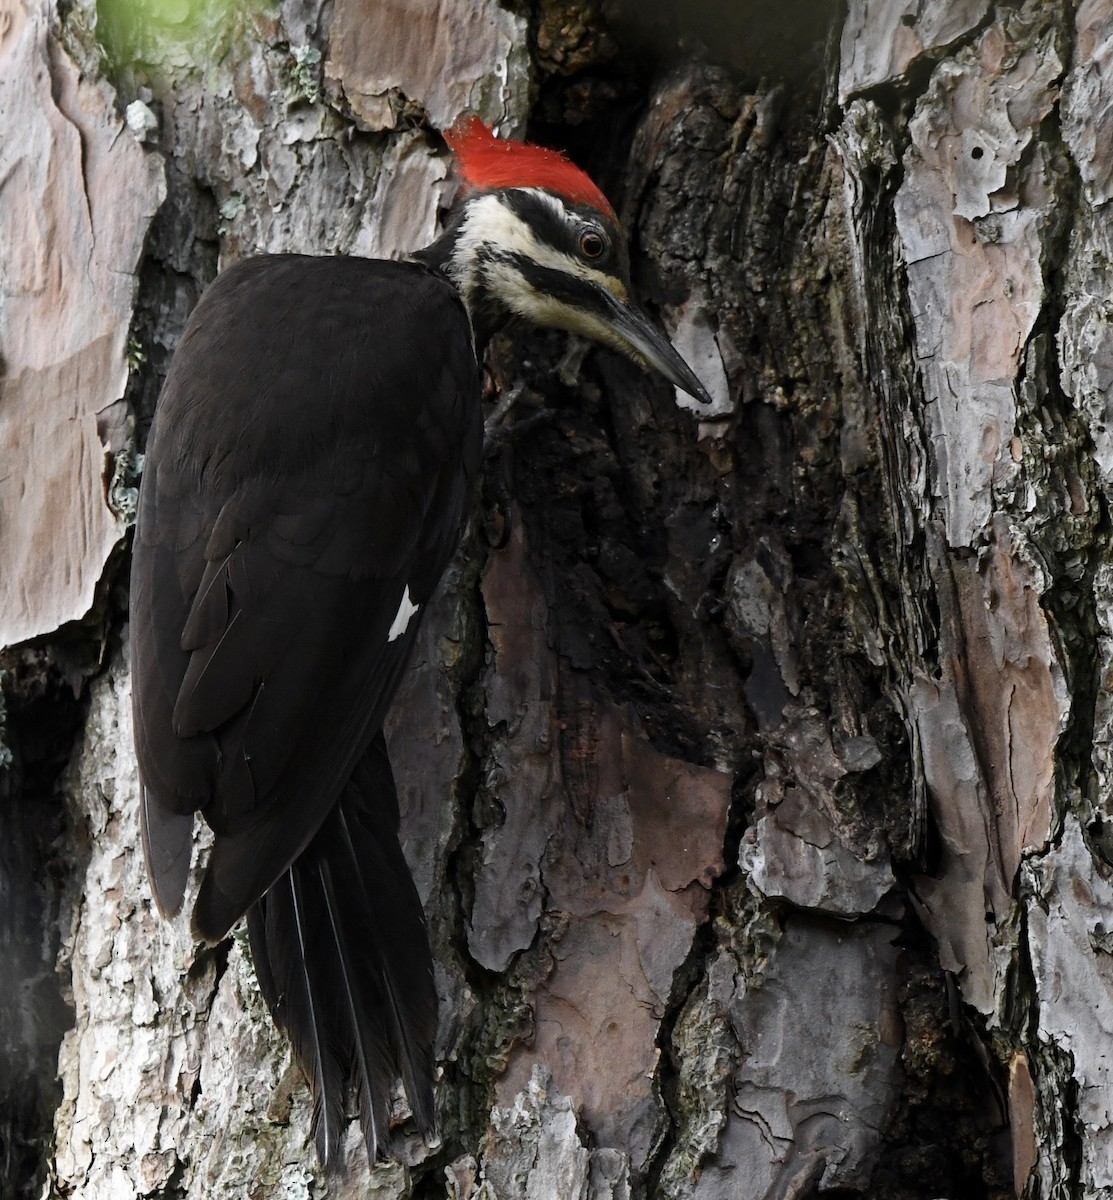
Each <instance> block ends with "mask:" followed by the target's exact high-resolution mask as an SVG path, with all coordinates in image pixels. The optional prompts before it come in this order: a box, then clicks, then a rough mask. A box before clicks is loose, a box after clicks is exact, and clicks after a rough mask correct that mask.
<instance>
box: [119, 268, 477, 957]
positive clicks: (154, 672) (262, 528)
mask: <svg viewBox="0 0 1113 1200" xmlns="http://www.w3.org/2000/svg"><path fill="white" fill-rule="evenodd" d="M480 445H481V415H480V409H479V375H478V367H477V365H476V362H475V357H474V352H473V350H472V345H471V338H470V330H469V327H468V322H467V317H466V314H465V312H464V310H463V307H462V305H461V304H460V301H459V299H458V297H457V296H456V294H455V292H454V291H453V290H452V289H451V288H450V287H448V285H447V284H445V283H443V282H442V281H440V280H439V279H437V278H436V277H434V276H433V275H431V274H430V273H428V272H426V271H425V270H424V269H423V268H421V267H418V266H415V265H412V264H400V263H379V262H368V261H365V260H358V259H342V258H335V259H315V258H305V257H301V256H280V257H266V258H259V259H252V260H248V261H247V262H244V263H241V264H239V265H238V266H237V267H234V268H232V269H231V270H229V271H228V272H226V273H225V274H224V275H222V276H221V277H220V279H218V280H217V282H216V283H215V284H214V285H213V286H212V287H211V288H210V290H209V291H208V292H207V293H206V294H205V296H204V297H203V298H202V301H201V303H200V304H199V305H198V307H197V309H196V310H195V312H194V315H193V316H192V317H191V319H190V322H189V325H188V326H187V329H186V332H185V334H184V336H183V338H182V343H181V345H180V347H179V349H178V352H177V354H176V355H175V359H174V363H173V365H172V368H171V372H170V375H169V377H168V379H167V383H166V387H165V389H164V392H163V395H162V397H161V399H160V403H159V409H158V413H157V415H156V422H155V428H154V430H153V431H152V436H151V440H150V443H149V446H148V452H147V462H146V466H145V471H144V481H143V487H142V492H141V499H140V512H139V519H138V528H137V536H136V542H135V551H134V560H133V569H132V608H131V613H132V619H131V650H132V663H133V679H134V684H133V687H134V693H133V695H134V724H135V735H136V751H137V755H138V759H139V770H140V781H141V786H142V795H143V805H142V815H143V827H144V845H145V851H146V854H147V860H148V867H149V871H150V875H151V880H152V885H153V888H154V891H155V895H156V899H157V901H158V903H159V906H160V908H161V909H162V910H163V911H164V912H167V913H173V912H175V911H177V909H178V908H179V907H180V905H181V900H182V895H183V891H184V887H185V881H186V876H187V874H188V866H189V842H190V834H191V827H192V826H191V820H190V815H189V814H191V813H192V812H194V811H196V810H200V811H202V812H203V813H204V815H205V818H206V820H207V821H208V822H209V824H210V825H211V826H212V827H213V829H214V831H215V833H216V838H215V844H214V847H213V852H212V856H211V859H210V862H209V864H208V867H207V870H206V873H205V878H204V880H203V883H202V888H201V893H200V896H199V898H198V901H197V905H196V907H195V909H194V917H193V923H194V928H195V930H196V932H197V933H198V934H199V935H200V936H202V937H205V938H208V939H217V938H219V937H221V936H223V934H224V933H225V932H226V931H227V930H228V928H229V927H230V926H231V925H232V924H233V923H234V922H235V921H236V920H237V919H238V918H239V917H240V916H241V915H243V913H244V912H245V911H246V910H247V908H248V907H249V906H250V905H251V904H253V903H254V902H255V901H256V900H258V899H259V897H260V896H261V895H262V894H263V893H264V892H265V891H266V889H267V888H269V887H270V886H271V885H272V884H273V883H274V882H275V881H276V880H277V879H279V878H280V877H281V876H283V874H284V873H285V872H286V871H287V869H288V868H289V866H290V864H291V863H292V862H293V861H294V859H295V858H296V857H297V856H298V855H299V854H300V853H301V852H302V850H304V849H305V847H306V846H307V845H308V843H309V842H310V840H311V839H312V838H313V836H314V834H315V833H316V831H317V829H318V827H319V826H320V825H321V823H322V821H324V819H325V817H326V816H327V815H328V813H329V812H330V810H331V809H332V808H333V806H334V805H335V803H336V801H337V798H338V796H339V795H340V792H341V789H342V788H343V787H344V786H345V784H346V783H347V781H348V779H349V777H350V776H351V774H352V772H353V770H354V768H355V766H356V764H357V762H358V761H359V760H360V758H361V757H362V756H363V754H364V753H365V751H366V750H367V748H368V747H369V745H370V744H371V742H372V740H373V739H374V737H375V735H376V734H377V732H378V731H379V729H380V727H381V725H382V721H383V718H384V716H385V714H386V711H387V708H388V707H389V704H390V701H391V698H392V697H393V694H394V692H395V690H396V688H397V685H398V680H399V676H400V673H401V671H402V669H403V667H404V666H405V663H406V659H407V658H408V656H409V653H410V649H411V647H412V644H413V639H414V635H415V633H416V630H417V627H418V624H419V622H420V618H421V612H422V610H423V606H424V604H425V603H426V602H427V601H428V599H429V597H430V594H431V593H432V590H433V588H434V587H435V585H436V582H437V580H438V579H439V577H440V574H441V572H442V571H443V569H444V566H445V565H446V563H447V560H448V558H449V557H450V556H451V554H452V551H453V549H454V547H455V545H456V543H457V541H458V538H459V533H460V529H461V526H462V522H463V519H464V515H465V510H466V505H467V500H468V496H469V493H470V490H471V483H472V477H473V475H474V473H475V471H476V470H477V468H478V462H479V456H480ZM404 598H405V599H406V601H408V605H409V606H410V607H412V606H416V609H417V611H416V613H414V614H413V615H412V617H411V619H410V620H409V621H408V623H406V622H405V621H403V620H402V619H401V618H402V617H404V616H405V613H406V612H407V611H408V608H405V607H403V599H404ZM403 625H404V629H403V628H402V626H403ZM389 836H391V837H393V836H394V834H393V833H392V832H391V833H389Z"/></svg>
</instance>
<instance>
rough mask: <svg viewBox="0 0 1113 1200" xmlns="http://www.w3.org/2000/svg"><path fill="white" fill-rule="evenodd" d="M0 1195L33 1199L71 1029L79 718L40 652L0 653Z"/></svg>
mask: <svg viewBox="0 0 1113 1200" xmlns="http://www.w3.org/2000/svg"><path fill="white" fill-rule="evenodd" d="M0 686H2V687H3V700H4V705H5V707H6V725H5V729H4V745H5V748H6V749H7V751H8V753H9V754H10V760H9V761H8V762H7V764H6V765H0V813H2V819H0V826H2V828H3V837H2V839H0V959H2V962H3V970H2V972H0V1198H2V1200H36V1198H37V1197H38V1196H39V1194H40V1192H41V1190H42V1186H43V1181H44V1179H45V1175H46V1166H47V1162H48V1160H49V1150H50V1146H51V1143H52V1137H53V1118H54V1111H55V1109H56V1108H57V1106H58V1104H59V1102H60V1100H61V1087H60V1085H59V1082H58V1080H57V1077H56V1074H57V1064H58V1048H59V1045H60V1044H61V1040H62V1036H63V1034H64V1033H65V1031H66V1030H67V1029H69V1028H70V1026H71V1025H72V1024H73V1013H72V1012H71V1011H70V1008H69V1006H68V1004H67V1002H66V1000H65V997H64V993H63V988H62V984H61V981H60V980H59V978H58V976H57V973H56V971H55V960H56V957H57V953H58V945H59V929H58V924H57V920H58V911H59V904H60V901H61V895H62V892H63V890H64V888H65V886H66V881H67V879H68V878H69V864H68V863H66V862H65V861H64V859H63V857H62V856H61V854H60V851H59V847H60V845H61V842H62V838H63V833H64V831H65V828H66V817H65V811H64V806H63V803H62V798H61V791H60V780H61V776H62V773H63V771H64V770H65V769H66V766H67V764H68V763H69V760H70V756H71V754H72V752H73V748H74V746H75V744H76V743H77V740H78V738H79V737H80V735H81V729H82V724H83V721H84V717H85V712H86V707H87V706H86V704H85V702H84V700H83V699H82V698H81V697H80V696H78V695H76V694H75V691H74V687H73V685H72V683H71V681H70V680H69V679H67V678H66V675H65V672H64V671H63V670H62V669H60V667H59V665H58V663H57V662H56V661H55V660H54V658H53V656H52V654H51V651H50V648H49V647H42V648H38V649H36V648H32V647H24V648H21V649H19V650H10V651H5V652H4V654H3V655H2V656H0Z"/></svg>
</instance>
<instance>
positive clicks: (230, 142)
mask: <svg viewBox="0 0 1113 1200" xmlns="http://www.w3.org/2000/svg"><path fill="white" fill-rule="evenodd" d="M743 9H744V11H743ZM674 10H675V11H674ZM197 13H198V14H199V15H197V16H195V17H194V18H193V19H192V20H190V21H185V22H180V23H178V24H173V23H171V22H169V21H168V20H166V19H164V20H163V23H161V24H160V23H159V21H158V10H156V9H155V8H154V7H153V6H150V7H144V6H143V5H141V4H140V3H139V2H138V0H134V2H126V0H101V4H100V8H99V11H98V10H97V9H95V8H94V7H93V6H92V0H73V2H72V3H67V4H63V5H61V6H60V7H59V8H54V7H53V4H52V0H0V265H2V267H3V270H2V273H0V364H2V368H3V373H2V375H0V388H2V392H0V446H2V448H3V462H4V469H3V473H2V478H0V550H2V555H3V557H2V561H3V564H4V568H3V570H2V571H0V622H2V625H0V641H3V642H5V643H7V644H8V645H9V647H10V648H9V649H8V650H7V651H5V652H4V660H3V661H4V666H5V670H6V675H5V684H4V688H5V697H6V702H7V710H8V715H7V724H6V732H5V735H4V737H5V746H6V749H5V751H4V753H5V755H6V756H7V757H8V759H9V761H8V763H7V767H6V769H5V771H4V774H3V780H4V783H3V790H2V791H0V800H2V803H3V809H2V811H3V821H4V836H3V838H2V839H0V897H2V898H3V903H2V904H0V914H2V915H0V937H2V939H3V940H2V944H3V946H4V965H5V970H4V972H3V979H2V980H0V1139H2V1142H3V1153H2V1154H0V1164H2V1166H0V1197H3V1198H4V1200H7V1198H8V1197H20V1198H23V1197H28V1198H30V1197H34V1196H39V1195H42V1196H45V1197H56V1196H57V1197H62V1196H71V1195H72V1196H80V1197H85V1198H88V1200H102V1198H104V1200H108V1198H112V1200H115V1198H117V1197H120V1198H123V1197H132V1196H136V1195H144V1196H148V1195H150V1196H164V1197H168V1198H169V1197H176V1198H181V1197H190V1198H191V1200H192V1198H197V1200H200V1198H201V1197H204V1198H205V1200H219V1198H221V1197H225V1196H227V1197H237V1198H241V1197H244V1196H250V1197H255V1198H258V1200H269V1198H271V1197H308V1196H323V1195H325V1194H326V1190H327V1194H328V1195H329V1196H333V1197H345V1196H351V1197H356V1196H374V1197H378V1198H380V1200H395V1198H399V1200H400V1198H402V1197H407V1196H415V1197H435V1196H445V1195H447V1196H449V1197H451V1198H452V1200H511V1198H516V1197H529V1198H537V1200H542V1198H544V1200H548V1198H550V1197H553V1198H555V1197H560V1198H561V1200H565V1198H567V1200H635V1198H638V1197H665V1198H668V1200H672V1198H674V1197H676V1198H681V1197H682V1198H685V1200H732V1198H734V1197H742V1196H745V1197H755V1198H757V1197H760V1198H762V1200H773V1198H774V1197H775V1198H778V1200H787V1198H790V1197H806V1196H812V1195H817V1194H827V1195H831V1196H838V1197H843V1196H859V1195H860V1196H877V1197H880V1196H884V1197H887V1198H892V1200H919V1198H923V1200H928V1198H931V1197H939V1196H948V1197H956V1198H957V1197H964V1198H965V1197H994V1198H998V1197H1001V1198H1003V1197H1007V1196H1011V1195H1015V1196H1018V1197H1020V1196H1025V1197H1029V1198H1032V1200H1034V1198H1036V1197H1040V1198H1043V1200H1050V1198H1053V1197H1056V1198H1059V1197H1071V1198H1075V1197H1101V1196H1106V1197H1113V1076H1111V1071H1113V1067H1111V1065H1110V1064H1111V1063H1113V1058H1111V1056H1110V1054H1109V1050H1108V1047H1109V1044H1110V1038H1111V1037H1113V965H1111V963H1113V959H1111V958H1110V955H1111V954H1113V940H1111V938H1113V934H1111V933H1110V929H1111V928H1113V918H1111V917H1110V915H1109V914H1110V912H1111V911H1113V883H1111V871H1113V834H1111V832H1110V830H1111V829H1113V824H1111V821H1113V814H1111V811H1110V802H1109V799H1108V796H1109V794H1110V788H1111V785H1113V766H1111V765H1110V747H1111V745H1113V703H1111V702H1110V699H1109V696H1110V689H1111V685H1113V542H1111V538H1110V522H1109V514H1108V512H1107V504H1108V501H1109V498H1110V495H1111V492H1113V412H1110V410H1109V402H1108V401H1107V399H1106V395H1107V393H1108V392H1109V391H1110V388H1111V386H1113V333H1111V332H1110V330H1111V329H1113V325H1111V323H1110V319H1109V315H1110V311H1111V310H1110V302H1109V301H1108V300H1107V299H1106V297H1108V296H1110V295H1113V267H1111V265H1110V264H1111V263H1113V234H1111V233H1110V226H1109V220H1108V207H1109V201H1110V199H1111V197H1113V137H1111V135H1110V133H1109V129H1110V128H1113V126H1110V116H1111V114H1110V109H1111V108H1113V4H1110V3H1109V0H1105V2H1101V0H1081V3H1079V4H1078V5H1077V6H1075V7H1074V8H1072V7H1071V6H1068V5H1066V4H1062V3H1060V4H1056V3H1053V2H1052V0H1028V2H1027V3H1015V4H1010V5H1003V4H1002V5H997V6H993V5H991V4H989V3H988V0H961V2H959V0H956V2H953V3H951V2H947V3H944V2H943V0H931V2H929V3H926V4H925V3H919V2H914V0H849V4H848V6H847V9H846V11H843V12H829V11H828V9H827V6H824V5H818V4H812V3H808V2H807V0H787V2H784V0H782V3H781V4H779V5H774V4H764V3H754V4H748V5H745V6H739V11H738V12H734V11H733V10H731V11H724V10H723V7H722V6H721V4H719V3H712V2H711V0H706V2H702V0H701V2H700V3H690V4H683V5H681V4H677V5H669V4H667V3H666V2H665V0H658V2H657V3H655V4H650V5H648V6H647V5H645V4H637V3H636V2H635V0H535V2H534V3H525V0H522V2H521V3H518V4H511V3H509V2H508V3H507V6H506V7H503V6H502V5H500V4H499V3H498V0H441V2H439V3H437V2H434V0H405V2H404V3H403V2H402V0H390V2H387V0H328V2H326V0H284V3H283V4H282V5H281V7H260V8H258V9H240V8H239V7H234V8H231V9H230V8H228V7H227V6H221V5H220V4H218V3H216V0H213V2H212V3H210V4H209V5H208V6H207V7H206V6H201V5H199V6H198V8H197ZM828 20H829V21H830V24H829V25H828V23H827V22H828ZM109 81H110V82H109ZM465 109H474V110H476V111H478V112H479V113H480V114H481V115H482V116H483V117H485V118H486V119H487V120H490V121H495V122H498V124H499V127H500V129H501V130H502V131H503V132H506V133H512V134H523V133H525V132H527V131H528V133H529V134H530V136H531V137H533V138H535V139H536V140H540V141H544V142H547V143H549V144H553V145H559V146H562V147H565V148H567V149H569V150H570V151H571V152H572V154H573V156H574V157H575V158H576V159H577V160H578V161H579V162H581V163H582V164H583V165H584V166H585V167H586V168H587V169H588V170H589V172H591V173H592V174H593V176H594V177H595V178H596V179H597V180H598V181H599V182H600V183H601V185H602V186H603V187H604V190H605V191H607V192H608V194H609V195H610V196H611V197H612V199H614V201H615V202H616V207H618V208H619V209H620V211H621V213H622V215H623V216H624V219H625V220H626V222H627V226H628V229H629V232H630V238H631V255H632V260H633V263H634V281H635V289H636V291H637V292H638V294H639V297H640V298H641V299H642V300H643V301H644V302H646V303H647V304H648V305H649V306H650V307H651V308H653V309H654V310H655V311H657V312H658V313H659V314H660V317H661V319H662V321H663V322H664V324H665V326H666V327H667V328H668V329H669V331H670V333H671V334H672V336H673V339H674V341H675V343H676V345H677V346H678V348H679V349H680V350H681V351H682V352H683V353H684V355H685V356H686V357H687V358H688V360H689V362H691V364H692V365H693V367H694V368H695V369H696V371H697V373H698V374H699V375H700V376H701V378H702V379H703V381H704V382H705V384H706V385H707V387H708V389H709V391H710V392H711V394H712V396H713V398H714V401H715V403H714V406H713V408H712V410H711V411H703V410H700V411H698V412H697V411H694V410H695V408H696V406H695V405H694V403H693V402H690V401H689V400H688V399H687V398H686V397H684V396H682V395H680V396H678V395H676V394H674V393H673V392H672V391H671V389H668V388H666V387H665V386H664V385H662V384H660V383H659V382H657V381H655V380H652V379H649V378H647V377H646V376H645V375H644V374H643V373H642V372H640V371H639V370H638V369H637V368H636V367H634V366H632V365H630V364H627V363H626V362H625V361H622V360H619V359H617V358H616V357H614V356H613V355H611V354H610V353H608V352H606V351H598V350H594V349H591V350H589V349H587V348H585V347H584V346H581V345H575V344H573V345H571V346H570V344H569V340H568V339H567V338H566V337H565V336H564V335H558V334H554V333H532V332H526V333H519V332H516V333H515V334H514V335H513V337H505V338H502V339H500V340H499V341H498V342H497V344H496V346H495V347H494V350H493V355H492V363H491V365H492V369H493V371H494V373H495V375H496V376H497V377H498V378H499V380H500V381H501V383H502V384H503V385H504V386H511V385H521V386H522V391H523V398H522V400H521V401H520V404H519V412H518V414H517V415H518V416H519V417H521V416H528V415H530V414H531V413H533V412H537V413H538V414H541V417H540V419H539V420H538V421H536V422H534V423H532V424H530V425H529V426H528V428H525V429H524V431H523V432H521V433H520V434H519V435H518V436H517V437H515V438H512V439H511V440H509V441H508V442H507V443H506V444H505V445H504V446H503V448H502V449H501V450H499V451H497V452H496V453H495V454H494V455H493V456H492V457H490V458H489V459H488V462H487V469H486V476H485V481H484V485H483V489H482V494H481V495H480V496H479V497H478V498H477V502H476V506H475V512H474V515H473V519H472V522H471V525H470V529H469V533H468V536H467V538H466V541H465V544H464V545H463V547H462V548H461V551H460V553H459V555H458V556H457V559H456V562H455V564H454V566H453V567H452V568H451V569H450V571H449V573H448V575H447V577H446V579H445V581H444V584H443V585H442V588H441V591H440V593H439V597H438V599H437V601H436V605H435V611H432V612H430V614H429V618H428V619H427V621H426V622H425V626H424V630H423V633H422V640H421V644H420V647H419V653H418V655H417V656H416V661H415V663H414V665H413V669H412V670H411V671H410V673H409V675H408V677H407V680H406V683H405V686H404V688H403V691H402V694H401V695H400V696H399V698H398V701H397V703H396V705H395V709H394V713H393V716H392V719H391V724H390V728H389V736H390V742H391V753H392V759H393V761H394V762H395V764H396V773H397V776H398V780H399V784H400V792H401V795H402V802H403V808H404V817H403V826H404V834H405V845H406V850H407V854H408V855H409V857H410V860H411V862H412V865H413V869H414V873H415V877H416V879H417V882H418V887H419V890H420V892H421V895H422V898H423V900H424V902H425V904H426V908H427V912H428V915H429V920H430V928H431V934H432V937H433V942H434V948H435V953H436V958H437V983H438V990H439V993H440V1015H441V1026H440V1035H439V1041H438V1059H439V1061H440V1063H441V1065H442V1076H441V1079H440V1081H439V1084H438V1109H439V1121H440V1130H441V1135H442V1140H441V1143H440V1144H439V1145H437V1146H434V1147H426V1146H424V1145H423V1144H422V1143H421V1142H420V1140H418V1139H417V1138H416V1137H415V1136H413V1135H411V1134H409V1133H407V1126H406V1125H405V1124H404V1123H403V1122H400V1123H399V1125H398V1127H397V1130H396V1132H395V1137H394V1143H393V1145H392V1147H391V1149H392V1153H393V1159H392V1161H391V1162H389V1163H384V1164H379V1165H378V1166H376V1167H375V1168H374V1169H369V1168H368V1167H367V1164H366V1163H365V1162H364V1159H363V1151H362V1147H361V1145H360V1141H359V1137H358V1128H357V1127H356V1126H353V1127H352V1130H351V1134H350V1140H349V1145H348V1155H347V1160H348V1171H347V1174H346V1176H345V1177H344V1178H343V1179H342V1180H336V1179H333V1180H331V1181H326V1180H325V1179H324V1178H322V1177H321V1175H320V1173H319V1172H318V1169H317V1167H316V1163H315V1160H314V1158H313V1155H312V1148H311V1146H310V1144H309V1141H308V1127H309V1102H308V1095H307V1092H306V1089H305V1087H304V1084H303V1083H302V1081H301V1078H300V1075H299V1074H298V1072H297V1070H296V1068H295V1067H293V1066H292V1063H291V1058H290V1052H289V1048H288V1046H287V1045H286V1044H285V1042H284V1041H283V1040H282V1039H281V1038H280V1037H279V1036H278V1035H276V1033H275V1032H274V1030H273V1028H272V1026H271V1024H270V1021H269V1018H268V1017H267V1014H266V1012H265V1009H264V1006H263V1003H262V1000H261V997H260V994H259V990H258V987H257V985H256V983H255V979H254V974H253V971H252V967H251V964H250V957H249V955H248V952H247V946H246V939H245V937H244V935H243V934H242V932H237V933H235V934H234V935H233V936H232V937H231V938H230V939H228V940H227V941H226V942H225V943H223V944H222V945H220V946H218V947H216V948H215V949H206V948H202V947H198V946H195V945H193V944H192V941H191V939H190V936H189V931H188V923H187V921H186V920H185V919H184V918H182V919H178V920H175V921H169V922H163V921H160V920H158V919H157V917H156V915H155V913H154V912H153V910H152V904H151V900H150V893H149V889H148V887H147V884H146V880H145V877H144V871H143V863H142V855H141V853H140V851H139V849H138V845H137V813H136V768H135V760H134V755H133V752H132V747H131V736H130V710H129V694H130V692H129V688H130V685H129V678H128V637H127V623H126V595H125V583H126V572H125V571H123V570H122V566H123V564H124V562H125V561H126V554H125V553H124V550H123V548H124V547H125V546H126V530H127V527H128V525H129V523H130V521H131V520H132V517H133V514H134V499H135V486H136V483H137V478H138V471H139V470H140V469H141V460H140V459H139V457H138V455H139V452H140V451H141V449H142V446H143V443H144V440H145V436H146V430H147V428H148V426H149V423H150V418H151V414H152V411H153V407H154V402H155V399H156V397H157V393H158V389H159V386H160V383H161V380H162V378H163V377H164V375H165V370H166V366H167V363H168V360H169V356H170V354H171V352H172V350H173V347H174V345H175V344H176V341H177V338H178V337H179V336H180V333H181V329H182V326H183V324H184V321H185V318H186V316H187V315H188V313H189V311H190V309H191V307H192V305H193V304H194V303H195V301H196V299H197V297H198V295H199V294H200V292H201V290H202V289H203V288H204V286H205V285H206V284H207V283H208V282H209V281H210V280H211V279H212V277H213V276H214V274H215V273H216V271H217V269H218V268H219V267H222V266H224V265H227V264H228V263H230V262H232V261H235V260H236V259H238V258H240V257H242V256H244V255H246V254H250V253H255V252H259V251H302V252H310V253H320V254H331V253H348V254H361V255H370V256H389V255H398V254H402V253H405V252H406V251H408V250H411V249H413V248H416V247H417V246H419V245H422V244H424V243H425V242H427V241H428V240H430V239H431V237H432V235H433V232H434V229H435V227H436V222H437V217H438V212H439V211H440V210H441V209H443V207H444V205H445V204H446V203H447V201H448V200H449V198H450V195H451V188H452V184H451V180H450V179H447V178H446V164H445V159H444V157H443V154H441V153H439V152H438V146H439V142H438V141H437V139H436V138H435V137H432V136H431V135H430V132H429V131H430V130H439V129H443V128H444V127H445V126H447V125H448V124H449V123H450V122H451V121H452V119H453V118H454V117H455V116H456V115H457V114H458V113H460V112H461V111H463V110H465ZM198 840H199V844H200V845H202V846H203V844H204V841H205V838H204V833H203V832H202V831H201V830H200V829H199V831H198ZM55 966H57V975H56V976H54V975H53V971H54V968H55ZM63 1001H64V1003H63ZM56 1055H57V1058H56V1057H55V1056H56ZM55 1065H57V1068H58V1075H59V1076H60V1081H56V1080H55V1078H54V1076H55ZM399 1103H400V1104H401V1099H400V1100H399Z"/></svg>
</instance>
